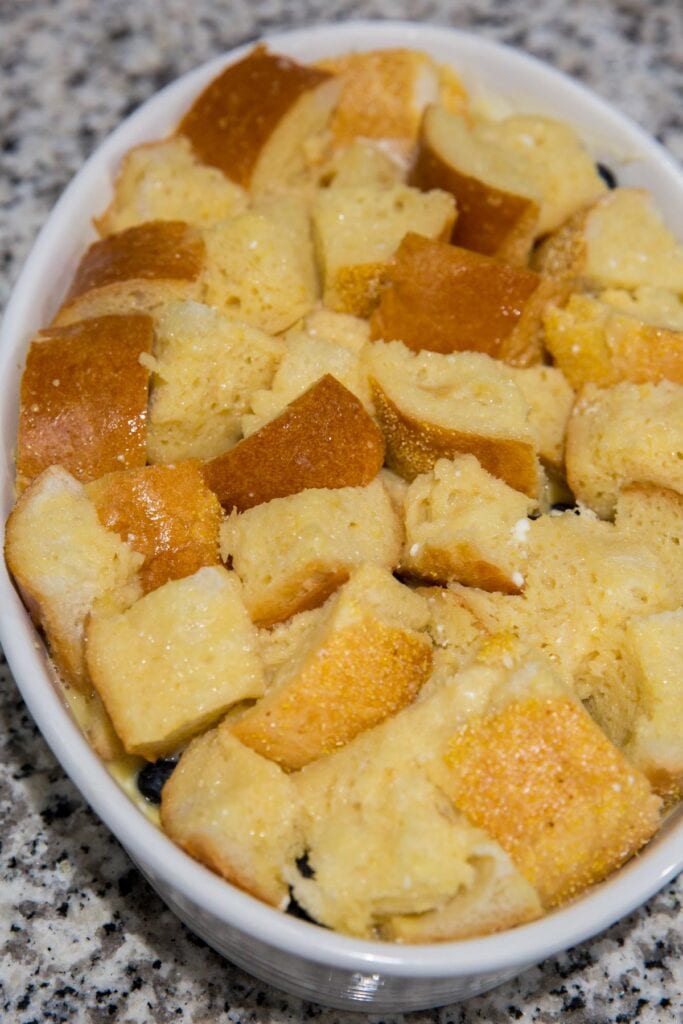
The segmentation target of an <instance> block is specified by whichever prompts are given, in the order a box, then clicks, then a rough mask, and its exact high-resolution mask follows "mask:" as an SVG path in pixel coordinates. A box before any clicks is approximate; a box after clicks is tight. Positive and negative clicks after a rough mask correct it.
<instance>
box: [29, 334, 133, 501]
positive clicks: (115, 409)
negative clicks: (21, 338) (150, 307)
mask: <svg viewBox="0 0 683 1024" xmlns="http://www.w3.org/2000/svg"><path fill="white" fill-rule="evenodd" d="M152 338H153V323H152V319H151V317H149V316H135V315H131V316H104V317H96V318H93V319H91V320H83V321H80V322H78V323H74V324H71V325H69V326H68V327H52V328H48V329H47V330H45V331H41V333H40V334H39V335H37V337H36V338H35V340H34V341H33V342H32V344H31V347H30V349H29V352H28V357H27V360H26V369H25V370H24V375H23V377H22V381H21V400H20V410H19V434H18V438H17V488H18V490H23V488H24V487H26V486H27V484H28V483H30V481H31V480H33V479H34V478H35V477H36V476H38V474H39V473H41V472H42V471H43V470H44V469H46V468H47V467H48V466H52V465H55V464H59V465H62V466H64V467H65V468H66V469H68V470H69V472H70V473H72V474H73V475H74V476H75V477H76V478H77V479H78V480H83V481H85V480H94V479H96V478H97V477H99V476H102V475H103V474H104V473H110V472H112V471H113V470H117V469H127V468H132V467H134V466H144V464H145V459H146V421H147V388H148V379H149V371H148V370H147V369H146V368H145V367H144V366H141V365H140V361H139V360H140V355H141V353H143V352H146V353H148V352H150V351H151V348H152Z"/></svg>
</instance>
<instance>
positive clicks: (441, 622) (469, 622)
mask: <svg viewBox="0 0 683 1024" xmlns="http://www.w3.org/2000/svg"><path fill="white" fill-rule="evenodd" d="M416 590H417V593H418V594H419V595H420V597H423V598H424V599H425V601H426V602H427V604H428V606H429V625H428V627H427V629H428V631H429V635H430V636H431V638H432V643H433V644H434V652H433V660H432V674H431V675H430V677H429V679H428V680H427V682H426V683H425V685H424V686H423V687H422V689H421V690H420V697H419V699H420V700H423V699H424V698H425V697H427V696H429V695H430V694H431V693H432V691H433V690H435V689H438V688H439V687H441V686H442V685H443V684H444V683H446V682H448V681H449V680H450V679H452V677H453V676H454V675H456V674H457V673H458V672H459V671H460V669H462V668H464V667H465V666H466V665H468V664H469V663H470V661H471V660H472V658H473V657H474V655H475V653H476V651H477V649H478V648H479V647H480V646H481V643H482V641H483V640H484V639H485V638H486V637H487V636H488V635H489V634H488V632H487V630H486V629H485V628H484V626H483V625H482V624H481V622H480V621H479V619H478V618H477V616H476V615H475V614H474V612H472V611H471V610H470V609H469V608H468V607H467V605H466V604H465V602H464V601H463V600H462V599H461V598H460V596H459V595H458V594H455V593H453V591H452V590H449V589H447V588H446V587H435V586H422V587H417V588H416Z"/></svg>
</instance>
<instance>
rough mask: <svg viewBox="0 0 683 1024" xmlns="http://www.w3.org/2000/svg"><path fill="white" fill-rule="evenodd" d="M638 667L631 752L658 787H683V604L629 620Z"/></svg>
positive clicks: (668, 790) (671, 791)
mask: <svg viewBox="0 0 683 1024" xmlns="http://www.w3.org/2000/svg"><path fill="white" fill-rule="evenodd" d="M626 629H627V635H628V639H629V641H630V645H631V653H632V656H633V657H634V658H635V661H636V665H637V671H638V683H639V686H638V697H639V708H638V714H637V716H636V721H635V728H634V730H633V735H632V737H631V739H630V741H629V743H628V746H627V748H626V749H627V753H628V755H629V757H630V758H631V760H632V761H633V762H634V764H636V765H638V767H639V768H640V769H641V771H643V772H644V773H645V775H646V776H647V777H648V778H649V779H650V782H651V783H652V785H653V787H654V788H655V790H657V791H658V792H660V793H662V795H664V796H668V797H674V798H676V799H677V798H678V797H679V796H680V793H681V790H682V789H683V609H678V610H677V611H671V612H660V614H659V615H645V616H642V617H639V618H633V619H631V620H630V621H629V622H628V624H627V627H626Z"/></svg>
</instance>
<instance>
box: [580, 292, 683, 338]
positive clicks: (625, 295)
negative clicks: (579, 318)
mask: <svg viewBox="0 0 683 1024" xmlns="http://www.w3.org/2000/svg"><path fill="white" fill-rule="evenodd" d="M598 297H599V299H600V301H601V302H606V303H607V304H608V305H610V306H613V307H614V308H615V309H619V310H621V312H622V313H628V314H629V315H630V316H634V317H636V318H637V319H638V320H642V321H643V322H644V323H648V324H653V325H654V326H655V327H666V328H668V329H669V330H670V331H683V299H682V298H681V296H680V295H678V294H676V292H673V291H670V290H669V289H667V288H658V287H657V286H656V285H642V287H640V288H634V289H633V290H632V291H627V290H626V289H624V288H606V289H605V291H602V292H600V294H599V296H598Z"/></svg>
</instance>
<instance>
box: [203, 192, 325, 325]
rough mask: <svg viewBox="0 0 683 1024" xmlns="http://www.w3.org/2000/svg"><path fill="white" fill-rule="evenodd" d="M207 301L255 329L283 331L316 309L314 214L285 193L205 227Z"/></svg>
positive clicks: (205, 299)
mask: <svg viewBox="0 0 683 1024" xmlns="http://www.w3.org/2000/svg"><path fill="white" fill-rule="evenodd" d="M204 240H205V243H206V267H205V270H204V274H203V278H202V295H203V301H204V302H206V303H207V304H208V305H210V306H215V307H216V308H217V309H219V310H221V311H222V312H223V313H227V314H229V315H231V316H237V317H239V318H240V319H242V320H245V321H246V322H247V323H249V324H251V325H252V326H253V327H257V328H258V329H259V330H262V331H266V332H267V333H269V334H277V333H279V332H280V331H284V330H286V329H287V328H288V327H291V325H292V324H293V323H295V322H296V321H297V320H299V319H300V318H301V317H303V316H305V315H306V313H308V312H309V310H310V309H312V307H313V305H314V304H315V301H316V299H317V297H318V281H317V276H316V269H315V264H314V258H313V243H312V240H311V235H310V229H309V221H308V213H307V211H306V208H305V205H304V203H303V201H302V200H299V199H297V198H295V197H282V198H279V199H277V200H272V201H270V202H267V203H266V202H263V203H262V204H261V205H259V206H257V207H255V208H254V209H251V210H248V211H247V212H245V213H243V214H240V215H239V216H237V217H233V218H231V219H229V220H225V221H221V222H220V223H218V224H213V225H212V226H210V227H208V228H206V229H205V231H204Z"/></svg>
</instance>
